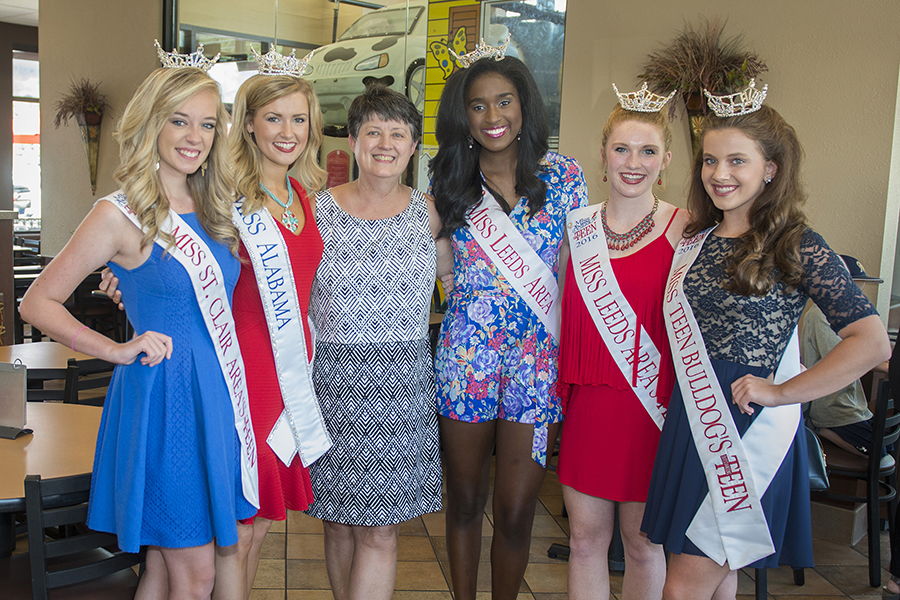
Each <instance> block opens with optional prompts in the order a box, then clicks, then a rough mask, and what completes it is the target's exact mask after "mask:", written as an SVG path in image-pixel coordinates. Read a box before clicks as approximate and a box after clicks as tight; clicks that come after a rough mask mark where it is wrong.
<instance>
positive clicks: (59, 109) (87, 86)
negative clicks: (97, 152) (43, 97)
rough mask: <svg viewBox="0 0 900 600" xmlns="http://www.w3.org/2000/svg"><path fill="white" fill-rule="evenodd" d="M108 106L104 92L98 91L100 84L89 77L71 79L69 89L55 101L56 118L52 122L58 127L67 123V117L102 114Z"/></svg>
mask: <svg viewBox="0 0 900 600" xmlns="http://www.w3.org/2000/svg"><path fill="white" fill-rule="evenodd" d="M108 107H109V102H108V101H107V99H106V95H105V94H101V93H100V84H99V83H93V82H92V81H90V80H89V79H86V78H81V79H78V80H73V81H72V84H71V85H70V86H69V91H68V92H66V93H65V94H63V95H62V96H61V97H60V99H59V100H58V101H57V102H56V118H55V119H54V120H53V124H54V125H55V126H56V128H57V129H58V128H59V126H60V125H62V124H68V123H69V119H71V118H73V117H75V118H76V120H77V118H78V115H86V116H87V115H100V116H102V115H103V112H104V111H105V110H106V109H107V108H108Z"/></svg>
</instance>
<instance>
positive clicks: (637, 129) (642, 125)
mask: <svg viewBox="0 0 900 600" xmlns="http://www.w3.org/2000/svg"><path fill="white" fill-rule="evenodd" d="M601 158H602V160H603V164H604V166H606V168H607V171H608V173H609V181H610V197H615V196H620V197H624V198H638V197H641V196H642V195H644V194H648V193H649V194H652V190H653V182H654V181H656V179H657V177H659V173H660V171H661V170H663V169H665V168H666V166H667V165H668V164H669V160H670V159H671V158H672V153H671V152H667V151H666V150H665V141H664V140H663V133H662V131H661V130H660V128H659V127H658V126H656V125H653V124H651V123H646V122H642V121H636V120H624V121H620V122H618V123H616V124H615V125H614V126H613V128H612V130H611V131H610V134H609V138H608V139H607V142H606V147H605V148H604V150H603V155H602V156H601Z"/></svg>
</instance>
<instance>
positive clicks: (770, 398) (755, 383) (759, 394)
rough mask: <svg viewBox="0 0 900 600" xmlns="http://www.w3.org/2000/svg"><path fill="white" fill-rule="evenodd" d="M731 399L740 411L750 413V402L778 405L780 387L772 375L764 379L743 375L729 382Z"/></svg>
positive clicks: (751, 409) (751, 410)
mask: <svg viewBox="0 0 900 600" xmlns="http://www.w3.org/2000/svg"><path fill="white" fill-rule="evenodd" d="M731 401H732V402H734V403H735V404H737V405H738V408H740V409H741V412H742V413H744V414H747V415H752V414H753V408H752V407H751V406H750V404H751V403H753V404H758V405H760V406H780V405H781V404H782V402H781V387H780V386H777V385H775V383H774V377H773V376H772V375H769V377H767V378H766V379H763V378H762V377H756V376H755V375H744V376H743V377H741V378H740V379H737V380H736V381H734V382H733V383H732V384H731Z"/></svg>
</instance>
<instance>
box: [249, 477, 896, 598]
mask: <svg viewBox="0 0 900 600" xmlns="http://www.w3.org/2000/svg"><path fill="white" fill-rule="evenodd" d="M491 523H492V518H491V510H490V502H488V509H487V511H486V514H485V517H484V543H483V544H482V547H481V561H482V562H481V568H480V569H479V573H478V590H479V593H478V600H488V599H489V598H490V562H487V561H488V560H489V556H490V536H491V531H492V528H491ZM568 527H569V525H568V520H567V519H565V518H563V517H562V490H561V489H560V486H559V481H558V480H557V478H556V474H555V473H548V474H547V478H546V480H545V482H544V485H543V488H542V490H541V495H540V502H539V503H538V508H537V514H536V516H535V523H534V529H533V531H532V535H533V538H532V544H531V560H530V562H529V565H528V569H527V571H526V572H525V583H524V584H523V586H522V589H521V591H520V593H519V599H518V600H526V599H527V600H562V599H564V598H565V597H566V563H565V562H562V561H559V560H553V559H550V558H548V557H547V549H548V548H549V547H550V544H552V543H554V542H555V543H559V544H567V543H568V540H567V534H568ZM887 544H888V542H887V538H886V536H883V539H882V555H883V557H884V558H883V559H882V566H883V567H886V566H887V560H888V558H889V552H888V547H887ZM813 548H814V556H815V560H816V564H817V565H818V566H817V567H816V568H815V570H809V569H807V571H806V584H805V585H804V586H803V587H798V586H796V585H794V582H793V577H792V572H791V570H790V569H788V568H781V569H777V570H774V569H773V570H770V571H769V573H768V580H769V586H768V590H769V598H770V599H790V600H838V599H841V598H844V599H846V598H852V599H854V600H880V598H881V590H880V589H877V588H871V587H869V586H868V574H867V573H868V571H867V566H866V565H867V562H866V554H865V553H866V541H865V539H863V541H862V542H860V543H859V544H857V545H856V547H854V548H851V547H848V546H840V545H838V544H834V543H831V542H825V541H820V540H817V541H815V542H814V544H813ZM752 576H753V571H752V570H750V571H747V572H741V573H740V579H739V583H738V592H739V594H738V598H739V599H742V600H743V599H746V600H750V599H751V598H752V597H753V596H752V594H753V591H754V582H753V579H752ZM888 577H889V575H888V573H887V571H884V570H883V571H882V578H883V580H884V582H886V581H887V579H888ZM449 579H450V571H449V566H448V564H447V542H446V538H445V527H444V515H443V513H436V514H431V515H425V516H424V517H422V518H420V519H415V520H413V521H409V522H407V523H405V524H404V525H403V527H402V529H401V532H400V549H399V562H398V564H397V584H396V591H395V593H394V599H395V600H450V599H451V595H450V591H449V589H450V588H449ZM611 583H612V592H613V597H614V598H618V596H617V595H616V594H619V593H621V591H622V574H621V573H613V575H612V581H611ZM331 598H332V596H331V592H330V591H329V587H328V578H327V576H326V574H325V562H324V549H323V542H322V525H321V522H319V521H317V520H315V519H312V518H310V517H307V516H306V515H304V514H303V513H291V514H290V515H289V517H288V520H287V523H286V524H285V523H276V524H275V526H274V527H273V529H272V532H271V533H269V536H268V538H267V540H266V545H265V547H264V549H263V558H262V560H261V564H260V570H259V574H258V576H257V578H256V582H255V584H254V590H253V594H252V595H251V600H330V599H331Z"/></svg>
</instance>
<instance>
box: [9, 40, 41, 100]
mask: <svg viewBox="0 0 900 600" xmlns="http://www.w3.org/2000/svg"><path fill="white" fill-rule="evenodd" d="M13 96H17V97H19V98H38V97H40V78H39V70H38V61H37V54H35V53H33V52H15V51H14V52H13Z"/></svg>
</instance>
